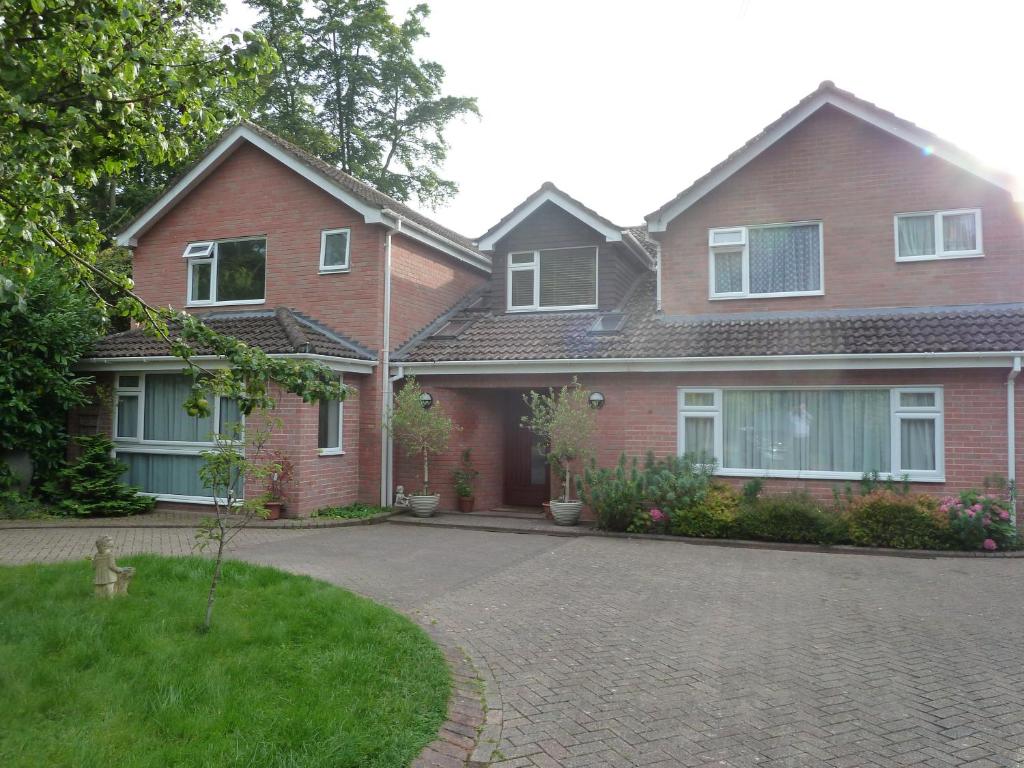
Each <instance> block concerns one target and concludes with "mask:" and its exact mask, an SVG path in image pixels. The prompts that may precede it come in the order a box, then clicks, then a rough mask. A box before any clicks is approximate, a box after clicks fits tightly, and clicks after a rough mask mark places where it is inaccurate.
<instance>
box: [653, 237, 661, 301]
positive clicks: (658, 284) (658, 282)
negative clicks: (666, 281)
mask: <svg viewBox="0 0 1024 768" xmlns="http://www.w3.org/2000/svg"><path fill="white" fill-rule="evenodd" d="M655 258H656V259H657V262H656V263H655V267H656V268H657V270H658V274H657V280H656V281H655V286H656V287H655V293H656V294H657V296H656V297H655V306H654V309H655V311H657V312H661V242H660V241H659V242H658V255H657V256H656V257H655Z"/></svg>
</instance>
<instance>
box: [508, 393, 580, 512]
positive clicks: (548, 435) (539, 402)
mask: <svg viewBox="0 0 1024 768" xmlns="http://www.w3.org/2000/svg"><path fill="white" fill-rule="evenodd" d="M523 399H524V400H525V401H526V405H527V406H528V407H529V409H530V412H529V414H528V415H527V416H524V417H523V421H522V423H523V426H524V427H526V428H527V429H529V430H530V431H531V432H533V433H534V434H535V435H537V437H539V438H540V441H541V449H542V450H543V451H544V452H545V453H546V454H547V457H548V461H549V462H550V463H551V466H553V467H555V468H556V469H557V470H558V472H559V473H560V476H561V478H562V482H563V491H562V497H561V498H560V499H552V500H551V502H550V504H551V516H552V517H553V518H554V521H555V523H556V524H557V525H576V523H578V522H579V520H580V510H581V509H582V508H583V502H582V501H580V500H579V499H574V498H573V483H572V480H573V474H572V462H574V461H576V460H578V459H583V458H585V457H586V455H587V454H588V452H589V450H590V446H591V444H592V440H593V434H594V429H595V423H594V411H593V410H592V409H591V407H590V392H588V391H587V390H585V389H584V388H583V387H581V386H580V383H579V382H578V381H577V380H576V379H575V378H573V380H572V383H571V384H569V385H567V386H564V387H562V388H561V389H560V390H558V391H555V390H554V389H549V390H548V393H547V394H546V395H544V394H540V393H538V392H530V393H529V394H528V395H525V396H524V397H523Z"/></svg>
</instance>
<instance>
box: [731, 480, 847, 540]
mask: <svg viewBox="0 0 1024 768" xmlns="http://www.w3.org/2000/svg"><path fill="white" fill-rule="evenodd" d="M737 528H738V531H739V533H740V535H742V536H744V537H746V538H750V539H761V540H763V541H790V542H796V543H801V544H835V543H837V542H840V541H843V540H844V539H845V538H846V532H845V530H844V528H845V526H844V525H843V522H842V518H841V517H840V516H839V515H836V514H835V513H832V512H829V511H827V510H825V509H823V508H822V506H821V504H819V503H818V502H817V501H815V500H814V499H813V498H811V497H810V496H809V495H807V494H806V493H800V492H793V493H787V494H783V495H778V496H764V497H760V498H757V499H755V500H754V501H753V502H748V503H746V504H744V506H743V510H742V512H741V514H740V517H739V520H738V521H737Z"/></svg>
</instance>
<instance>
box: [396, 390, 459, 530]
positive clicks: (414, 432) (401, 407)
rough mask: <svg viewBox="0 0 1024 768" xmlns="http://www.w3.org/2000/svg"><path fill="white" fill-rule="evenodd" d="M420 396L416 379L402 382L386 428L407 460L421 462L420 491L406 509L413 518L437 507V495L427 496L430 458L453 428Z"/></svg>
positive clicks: (449, 420) (445, 416) (445, 445)
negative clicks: (414, 459) (421, 478)
mask: <svg viewBox="0 0 1024 768" xmlns="http://www.w3.org/2000/svg"><path fill="white" fill-rule="evenodd" d="M422 395H423V390H422V389H420V385H419V383H418V382H417V381H416V379H415V378H413V377H411V376H410V377H409V378H408V379H406V382H405V386H403V387H402V388H401V389H400V390H399V391H398V393H397V394H396V395H395V399H394V403H393V404H392V406H391V413H390V414H388V420H387V426H388V431H389V432H390V433H391V434H392V436H394V438H395V440H397V441H398V444H399V445H400V446H402V450H403V451H405V454H406V455H407V456H409V457H410V458H418V459H422V461H423V487H422V490H421V491H420V492H419V493H411V494H409V508H410V509H412V512H413V514H414V515H416V516H417V517H430V516H431V515H433V514H434V513H435V512H436V511H437V507H438V505H439V504H440V503H441V496H440V495H439V494H436V493H434V494H432V493H430V457H431V456H433V455H435V454H438V453H441V452H442V451H444V450H446V449H447V448H448V440H449V438H450V437H451V434H452V430H453V429H455V428H456V427H455V425H454V424H453V423H452V420H451V418H450V417H449V416H448V415H447V414H446V413H445V412H444V411H442V410H441V409H440V408H439V407H438V406H437V405H436V404H435V403H433V401H432V400H430V399H428V398H423V397H422Z"/></svg>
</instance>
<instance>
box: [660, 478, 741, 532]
mask: <svg viewBox="0 0 1024 768" xmlns="http://www.w3.org/2000/svg"><path fill="white" fill-rule="evenodd" d="M739 514H740V495H739V493H737V492H736V489H734V488H733V487H732V486H730V485H726V484H725V483H711V484H710V485H709V487H708V489H707V493H705V494H704V496H703V498H702V499H701V500H700V501H696V502H694V503H692V504H690V505H688V506H685V507H681V508H679V509H676V510H673V511H672V517H671V520H672V522H671V531H672V533H674V534H676V535H677V536H696V537H700V538H710V539H721V538H728V537H731V536H733V535H735V533H736V519H737V517H738V516H739Z"/></svg>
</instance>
